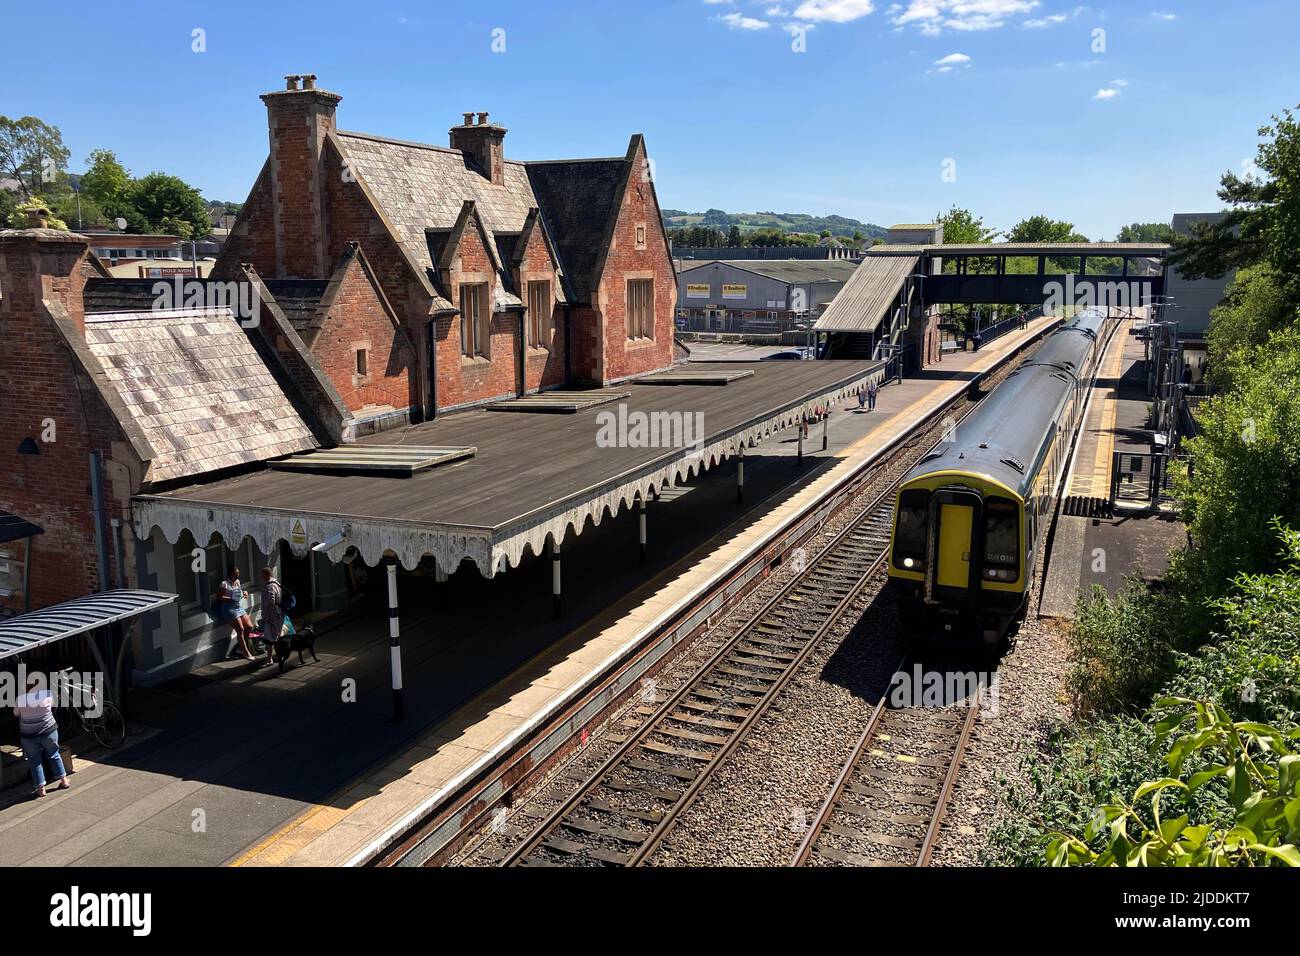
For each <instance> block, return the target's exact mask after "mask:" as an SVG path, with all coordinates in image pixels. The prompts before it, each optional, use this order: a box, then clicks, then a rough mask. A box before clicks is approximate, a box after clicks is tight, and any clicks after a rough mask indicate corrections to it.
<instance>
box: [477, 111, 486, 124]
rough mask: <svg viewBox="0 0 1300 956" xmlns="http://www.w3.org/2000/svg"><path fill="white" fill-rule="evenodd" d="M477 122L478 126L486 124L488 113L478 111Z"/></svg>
mask: <svg viewBox="0 0 1300 956" xmlns="http://www.w3.org/2000/svg"><path fill="white" fill-rule="evenodd" d="M478 124H479V125H480V126H487V124H488V115H487V113H479V114H478Z"/></svg>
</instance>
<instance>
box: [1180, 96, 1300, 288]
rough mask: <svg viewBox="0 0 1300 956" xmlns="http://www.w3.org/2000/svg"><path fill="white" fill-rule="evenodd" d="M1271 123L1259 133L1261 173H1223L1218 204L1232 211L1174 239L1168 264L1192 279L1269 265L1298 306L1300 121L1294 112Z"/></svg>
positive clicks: (1258, 158)
mask: <svg viewBox="0 0 1300 956" xmlns="http://www.w3.org/2000/svg"><path fill="white" fill-rule="evenodd" d="M1272 119H1273V122H1272V123H1271V124H1270V125H1266V126H1263V127H1261V128H1260V130H1259V136H1260V139H1261V142H1260V144H1259V147H1258V149H1257V151H1256V156H1255V166H1256V167H1257V168H1258V172H1257V173H1256V172H1254V171H1251V172H1249V173H1244V174H1243V175H1240V176H1238V175H1237V174H1236V173H1234V172H1226V173H1224V174H1223V176H1222V177H1221V178H1220V180H1219V198H1220V199H1221V200H1222V201H1223V202H1225V203H1227V204H1228V206H1229V207H1231V208H1230V209H1229V210H1228V212H1227V213H1225V214H1224V215H1223V216H1222V217H1221V218H1220V219H1219V220H1218V221H1217V222H1214V223H1195V224H1193V225H1192V227H1191V232H1190V235H1187V236H1178V237H1175V239H1174V243H1173V246H1174V248H1173V251H1172V253H1171V254H1170V257H1169V261H1170V264H1172V265H1173V266H1175V267H1176V268H1177V269H1178V271H1179V272H1180V273H1182V274H1183V275H1184V276H1186V277H1187V278H1189V279H1200V278H1204V277H1211V278H1218V277H1219V276H1222V275H1225V274H1226V273H1228V272H1230V271H1232V270H1234V269H1241V268H1244V267H1246V266H1253V265H1259V264H1260V263H1263V262H1267V263H1269V264H1270V265H1271V266H1272V267H1273V268H1274V269H1275V270H1276V272H1277V276H1278V281H1279V282H1280V283H1281V287H1282V289H1283V293H1284V295H1285V296H1286V298H1287V300H1288V301H1290V302H1293V303H1300V121H1297V119H1296V116H1295V114H1294V113H1293V112H1292V111H1291V110H1284V111H1283V112H1282V115H1281V116H1274V117H1273V118H1272Z"/></svg>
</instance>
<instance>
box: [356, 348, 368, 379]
mask: <svg viewBox="0 0 1300 956" xmlns="http://www.w3.org/2000/svg"><path fill="white" fill-rule="evenodd" d="M366 359H367V356H366V350H365V349H357V375H359V376H360V377H361V378H365V377H366V364H367V362H366Z"/></svg>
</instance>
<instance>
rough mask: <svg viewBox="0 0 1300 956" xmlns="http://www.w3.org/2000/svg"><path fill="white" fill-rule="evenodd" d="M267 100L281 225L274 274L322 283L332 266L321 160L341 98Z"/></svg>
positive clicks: (317, 94) (294, 95)
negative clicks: (328, 254)
mask: <svg viewBox="0 0 1300 956" xmlns="http://www.w3.org/2000/svg"><path fill="white" fill-rule="evenodd" d="M262 99H263V101H264V102H265V103H266V112H267V125H268V128H269V130H270V138H271V168H270V180H271V189H272V195H273V196H274V199H275V201H274V206H273V209H274V212H275V215H276V217H277V220H278V228H277V229H276V230H275V232H276V239H277V243H276V260H277V263H276V265H277V268H276V272H275V273H274V275H275V276H277V277H283V278H302V279H310V278H319V277H321V276H322V274H323V273H324V272H325V270H326V269H327V268H328V267H329V263H328V261H327V259H326V251H325V234H326V231H327V230H326V218H325V199H324V195H323V193H324V188H323V184H322V182H321V179H322V177H323V175H324V169H323V166H322V157H323V154H324V152H325V139H326V136H327V135H328V133H329V132H330V131H332V130H333V129H334V108H335V104H337V102H338V100H339V97H338V96H336V95H335V94H333V93H327V92H325V91H323V90H314V91H310V92H307V91H300V92H288V91H285V92H279V93H267V94H266V95H264V96H263V97H262Z"/></svg>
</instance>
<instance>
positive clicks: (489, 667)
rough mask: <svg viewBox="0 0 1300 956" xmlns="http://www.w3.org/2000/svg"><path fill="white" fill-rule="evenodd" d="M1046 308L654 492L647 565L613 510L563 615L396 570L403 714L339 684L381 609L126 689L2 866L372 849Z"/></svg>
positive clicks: (2, 821)
mask: <svg viewBox="0 0 1300 956" xmlns="http://www.w3.org/2000/svg"><path fill="white" fill-rule="evenodd" d="M1052 322H1053V320H1050V319H1040V320H1036V321H1034V322H1031V323H1029V324H1028V326H1027V328H1025V329H1024V330H1019V331H1017V332H1014V333H1009V334H1008V335H1006V336H1004V337H1003V338H1000V339H998V340H997V341H995V342H994V343H991V344H990V345H989V346H986V347H985V348H984V349H983V350H981V351H980V352H978V353H964V354H960V355H955V356H949V357H946V358H945V360H944V362H943V363H942V364H941V365H938V366H935V367H933V368H931V369H927V370H926V371H925V372H924V373H922V374H920V375H918V376H915V377H911V378H907V379H905V380H904V381H903V382H902V383H901V384H891V385H889V386H887V387H885V388H882V389H881V391H880V396H879V402H878V405H877V408H876V410H875V411H874V412H869V413H868V412H859V411H858V409H857V403H856V401H852V400H850V401H840V402H838V403H837V404H836V407H834V408H833V410H832V416H831V422H830V428H829V431H828V434H827V439H828V441H827V448H826V450H825V451H823V450H822V443H821V438H822V432H821V427H820V426H819V425H814V426H813V427H812V429H811V432H810V434H809V436H808V438H806V439H805V457H804V463H803V466H802V467H799V466H797V465H796V464H795V458H796V456H797V447H798V445H797V439H796V438H795V436H794V434H793V433H792V432H791V433H779V434H777V435H775V436H773V437H772V438H771V439H769V440H768V441H766V442H764V443H763V444H762V445H761V446H760V447H759V448H757V449H756V454H754V455H752V456H747V457H746V460H745V468H746V474H745V500H744V502H743V503H737V502H736V500H735V497H736V482H735V463H734V462H727V463H725V464H723V465H721V466H719V467H717V468H715V469H711V470H710V471H708V472H705V473H704V474H703V475H702V476H699V477H697V478H695V479H693V480H691V481H689V482H687V483H685V484H683V485H679V486H677V487H674V488H671V489H668V490H666V491H665V492H664V493H663V495H662V497H661V498H660V500H657V501H655V502H653V503H652V504H653V507H654V509H655V523H654V525H653V526H652V527H653V532H654V533H653V536H652V537H651V543H650V549H649V555H648V560H647V562H646V563H645V564H644V565H642V564H640V563H639V562H638V540H637V532H636V527H637V515H636V514H635V513H634V512H630V511H624V512H623V513H621V514H619V515H616V516H613V517H609V518H606V520H605V521H603V522H602V523H601V524H600V526H599V527H596V528H592V529H589V530H588V531H587V532H586V533H584V534H583V536H582V537H581V539H579V544H578V545H576V546H574V547H573V548H572V549H566V552H565V558H566V567H565V573H566V580H567V582H568V585H569V591H568V594H567V603H566V616H565V618H563V619H561V620H558V621H555V620H550V619H548V618H546V617H545V616H544V615H539V614H538V613H537V606H538V600H539V598H541V597H543V596H544V595H545V594H546V593H547V591H548V588H549V583H550V582H549V569H548V568H547V567H546V566H545V565H546V562H544V561H534V562H531V563H526V564H524V565H523V566H521V567H519V568H517V569H515V570H513V571H512V572H511V573H509V574H504V575H499V576H497V577H495V578H491V579H487V578H482V577H480V576H478V575H477V574H469V573H466V572H464V571H462V572H460V573H457V574H455V575H453V576H452V577H451V578H450V580H448V581H446V582H442V583H439V584H438V585H437V586H436V587H432V588H430V587H421V586H419V585H420V584H421V583H422V582H420V581H419V580H418V579H414V578H410V577H403V578H402V580H401V587H402V595H401V607H402V636H403V652H404V654H405V657H406V719H405V720H404V721H402V722H399V723H386V722H384V720H383V718H384V717H385V716H386V714H387V709H388V705H389V701H388V699H387V698H386V697H385V696H383V695H382V694H370V695H364V694H363V695H360V696H358V697H357V698H356V699H355V700H349V699H347V694H346V688H347V686H349V685H351V686H356V687H376V686H377V687H382V686H384V677H383V675H384V673H385V672H386V671H387V666H388V662H387V658H386V656H385V654H384V653H383V650H384V645H386V644H387V635H386V633H385V629H384V626H383V625H382V624H381V623H378V622H380V619H381V616H382V614H383V612H382V609H379V608H372V609H371V612H370V613H368V614H361V615H358V616H353V617H351V618H350V619H344V620H339V621H337V622H335V623H334V624H333V625H332V626H329V627H326V628H322V629H321V631H320V636H319V639H318V644H317V653H318V654H319V655H320V658H321V660H320V662H319V663H309V664H307V665H306V666H302V667H291V668H290V669H289V670H288V671H287V672H286V673H284V674H283V675H276V674H274V672H273V670H272V669H271V668H262V669H259V670H249V669H248V668H247V665H244V664H242V663H239V662H234V661H230V662H223V663H217V664H211V665H208V666H207V667H205V668H203V669H202V670H200V671H197V672H195V673H193V674H191V675H187V676H186V677H185V678H180V679H178V680H176V681H173V682H171V683H170V684H166V685H160V686H158V687H156V688H150V689H148V690H141V691H137V692H135V693H134V694H133V696H132V698H131V704H132V711H131V713H130V718H129V719H130V725H131V729H132V735H131V737H130V738H129V740H128V745H127V746H126V747H125V748H123V749H122V750H119V751H116V752H113V753H105V752H103V751H98V752H96V751H90V752H84V753H80V754H78V757H77V762H76V766H77V770H78V772H77V773H76V774H75V775H74V777H73V789H72V790H71V791H69V792H67V793H60V794H51V795H50V796H48V797H46V798H44V799H42V800H33V801H25V800H23V799H22V796H21V794H23V793H25V789H24V788H16V789H15V790H13V791H9V792H8V793H6V794H4V795H0V864H3V865H19V864H36V865H66V864H78V865H113V866H129V865H187V864H190V865H215V864H221V863H227V864H233V865H249V866H267V865H270V866H276V865H346V864H354V865H355V864H361V863H364V862H367V861H368V860H369V859H370V858H371V857H372V856H373V855H374V854H375V853H377V852H379V851H380V850H382V849H383V848H384V847H386V846H387V845H388V844H389V843H391V841H393V840H394V839H395V838H397V837H398V836H399V835H400V834H402V833H403V832H404V831H405V830H406V828H408V827H409V826H410V825H411V824H412V823H413V822H415V821H417V820H421V819H425V818H429V817H431V816H433V815H436V813H437V812H438V810H439V808H440V807H441V806H444V805H446V806H448V807H449V808H452V809H455V807H454V806H453V803H452V801H454V799H455V798H456V797H457V795H458V794H463V793H465V792H466V791H465V788H466V787H467V786H468V785H469V784H471V783H473V782H474V781H475V780H476V779H479V778H481V777H482V776H484V775H485V774H490V773H491V772H493V768H495V767H499V766H501V764H502V761H504V760H506V759H507V757H508V755H510V754H512V753H518V752H520V750H521V747H523V746H525V745H526V746H528V747H533V748H538V750H537V752H538V759H544V757H545V752H544V751H542V750H541V749H540V748H543V747H545V746H552V749H554V747H557V746H560V744H561V743H562V742H564V741H566V740H571V739H572V737H573V736H574V735H575V733H576V730H577V728H578V727H579V726H580V723H579V721H580V719H581V718H582V716H583V711H582V710H581V702H582V701H583V700H584V697H585V696H586V695H591V694H594V693H595V692H596V691H597V690H598V689H599V688H600V687H602V686H604V685H603V684H602V682H603V681H608V680H610V678H611V675H612V674H617V675H618V679H619V680H622V681H624V684H620V685H618V686H620V687H622V686H626V682H628V681H631V682H635V681H636V680H637V679H638V677H637V674H638V671H637V670H636V669H635V668H636V667H637V666H644V667H648V666H650V665H651V664H652V663H653V660H654V659H656V658H654V657H653V656H652V655H651V654H650V652H649V651H647V650H646V648H647V645H648V642H650V641H651V640H652V639H653V638H654V637H655V635H660V634H664V633H669V634H670V635H671V633H676V632H677V631H681V632H682V633H685V631H684V630H682V629H685V628H689V627H692V626H697V625H698V624H699V623H702V622H703V620H704V619H706V618H707V616H708V615H709V614H711V613H712V612H713V609H712V607H711V606H710V605H709V604H708V603H707V599H709V597H708V596H709V595H711V594H714V592H715V591H716V589H717V585H718V583H719V582H720V581H727V580H732V581H734V582H735V583H736V586H737V587H739V586H740V585H741V583H742V575H743V574H750V573H752V574H759V573H762V571H763V569H764V567H765V565H764V564H763V563H762V562H758V563H755V555H758V554H761V553H763V552H764V549H770V548H772V547H775V546H777V545H778V543H779V542H780V541H781V540H782V539H783V538H784V537H785V536H788V535H790V534H792V532H793V531H794V529H795V528H796V527H797V526H799V525H800V522H804V523H808V522H812V523H813V526H815V522H816V521H817V511H816V509H817V508H818V507H819V503H821V502H824V501H826V500H827V499H828V498H830V497H832V496H834V495H835V494H836V491H837V489H844V488H846V487H847V486H848V485H849V484H851V482H852V480H853V478H854V477H855V476H856V475H858V474H859V473H860V471H861V469H862V467H863V465H864V464H865V463H867V462H869V461H871V460H873V459H875V458H878V457H880V456H882V455H883V454H884V453H885V452H886V450H887V449H888V448H889V447H890V446H891V444H893V443H895V442H896V441H899V440H901V439H902V438H903V437H904V436H906V435H907V434H908V433H909V432H910V431H911V429H912V427H913V425H914V424H915V423H916V422H918V421H919V420H922V419H924V418H926V417H927V416H929V415H930V414H932V413H934V412H935V411H936V410H939V409H941V408H943V407H944V406H945V405H946V404H947V403H948V402H950V401H951V400H952V399H953V398H955V397H957V396H959V395H960V394H961V393H962V392H963V391H965V389H966V388H967V387H968V384H969V382H970V381H971V379H972V378H974V377H975V376H977V375H978V374H980V373H981V372H983V371H985V370H988V369H991V368H994V367H996V366H997V365H999V364H1000V363H1001V362H1002V361H1003V360H1005V359H1006V358H1007V357H1008V356H1009V355H1011V354H1013V353H1014V352H1015V351H1016V350H1018V349H1019V348H1021V347H1023V345H1024V344H1025V343H1026V342H1028V341H1030V340H1032V339H1033V338H1036V337H1037V336H1039V335H1041V334H1042V333H1043V332H1044V331H1045V330H1046V329H1047V328H1049V327H1050V326H1051V324H1052ZM747 568H748V569H750V570H746V569H747ZM729 586H730V585H729ZM430 595H431V596H430ZM717 600H719V601H721V598H720V597H719V598H717ZM435 611H436V625H437V626H436V627H435V626H434V619H435ZM688 611H689V612H691V615H690V616H689V617H686V618H683V614H685V613H686V612H688ZM674 629H676V631H675V630H674ZM668 644H669V645H670V644H671V640H669V641H668ZM667 649H668V648H667V646H665V647H664V650H667ZM609 686H611V687H612V686H613V685H612V684H611V685H609ZM602 693H603V692H602ZM610 693H612V690H611V691H610ZM341 697H342V698H343V703H342V704H341V702H340V700H341ZM602 700H603V698H602V697H600V696H599V695H598V696H597V697H595V698H594V702H593V703H592V704H590V705H588V706H596V707H599V706H600V705H601V703H602ZM566 714H567V715H569V716H568V717H567V718H566V717H565V715H566ZM557 721H558V723H556V722H557ZM552 724H555V729H553V730H551V729H547V728H549V727H551V725H552ZM531 752H532V751H530V753H531ZM528 759H531V758H528ZM469 809H470V808H466V810H465V812H469ZM449 820H451V821H452V822H453V823H454V814H453V816H452V817H449Z"/></svg>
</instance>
